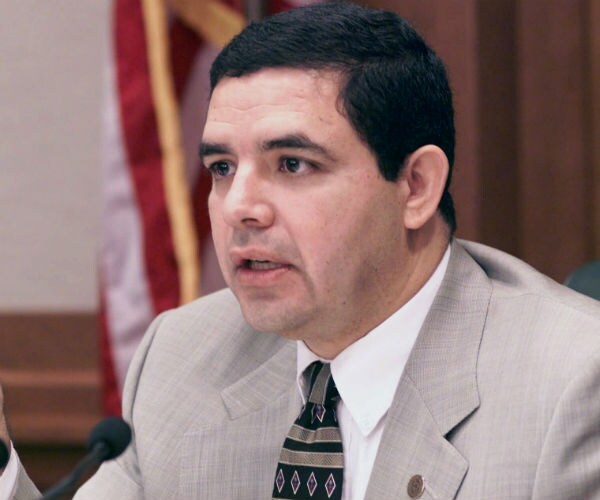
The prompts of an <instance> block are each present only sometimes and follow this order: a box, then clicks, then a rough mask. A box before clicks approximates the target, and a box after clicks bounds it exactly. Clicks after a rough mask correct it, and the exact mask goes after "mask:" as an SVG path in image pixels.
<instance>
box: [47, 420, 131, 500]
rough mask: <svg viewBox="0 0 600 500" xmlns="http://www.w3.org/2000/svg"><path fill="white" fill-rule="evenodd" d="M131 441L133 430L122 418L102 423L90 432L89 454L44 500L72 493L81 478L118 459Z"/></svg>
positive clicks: (49, 491)
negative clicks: (107, 462)
mask: <svg viewBox="0 0 600 500" xmlns="http://www.w3.org/2000/svg"><path fill="white" fill-rule="evenodd" d="M130 441H131V428H130V427H129V425H128V424H127V423H126V422H125V420H123V419H122V418H118V417H108V418H105V419H104V420H102V421H100V422H99V423H98V424H97V425H96V427H94V428H93V429H92V432H90V437H89V438H88V446H87V448H88V454H87V455H86V456H85V457H84V458H83V459H82V460H81V462H79V463H78V464H77V465H76V466H75V468H74V469H73V471H72V472H71V473H70V474H69V475H68V476H66V477H65V478H63V479H62V480H61V481H59V482H58V483H56V484H55V485H54V486H53V487H52V488H50V489H49V490H48V491H46V492H45V493H44V496H43V497H42V500H55V499H57V498H60V497H61V496H63V495H65V494H67V493H71V492H72V491H73V490H74V489H75V486H77V483H78V482H79V480H80V479H81V476H83V474H85V473H86V472H88V471H89V470H90V469H92V468H93V467H96V466H98V465H100V464H101V463H102V462H104V461H105V460H111V459H113V458H116V457H118V456H119V455H120V454H121V453H123V452H124V451H125V448H127V446H129V443H130Z"/></svg>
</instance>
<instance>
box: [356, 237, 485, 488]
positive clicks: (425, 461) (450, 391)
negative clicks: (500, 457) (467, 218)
mask: <svg viewBox="0 0 600 500" xmlns="http://www.w3.org/2000/svg"><path fill="white" fill-rule="evenodd" d="M490 295H491V284H490V282H489V279H488V278H487V276H486V274H485V272H484V271H483V270H482V269H481V268H480V267H479V266H478V265H477V264H476V263H475V262H474V261H473V259H472V258H471V257H470V256H469V255H468V254H467V252H466V251H465V250H464V249H463V247H462V246H460V244H458V243H456V242H454V243H453V245H452V251H451V256H450V262H449V265H448V270H447V272H446V275H445V277H444V280H443V283H442V285H441V287H440V290H439V292H438V294H437V296H436V299H435V301H434V303H433V306H432V308H431V310H430V312H429V314H428V316H427V318H426V320H425V323H424V324H423V327H422V329H421V332H420V333H419V337H418V338H417V341H416V344H415V346H414V348H413V350H412V352H411V355H410V358H409V360H408V362H407V365H406V368H405V370H404V373H403V375H402V378H401V380H400V383H399V385H398V389H397V391H396V395H395V398H394V402H393V403H392V406H391V407H390V410H389V412H388V416H387V420H386V426H385V430H384V433H383V436H382V440H381V444H380V447H379V451H378V454H377V459H376V461H375V465H374V467H373V473H372V475H371V480H370V482H369V487H368V489H367V494H366V499H367V500H375V499H378V500H381V499H387V498H390V499H391V498H410V497H409V495H408V492H407V487H408V484H409V482H410V480H411V478H413V477H414V476H421V477H422V478H423V479H424V481H425V491H424V494H423V496H422V498H444V499H447V498H454V497H455V496H456V494H457V491H458V489H459V487H460V484H461V482H462V480H463V478H464V475H465V474H466V472H467V469H468V462H467V461H466V459H465V458H463V457H462V456H461V455H460V453H459V452H458V451H457V450H456V449H455V448H454V447H453V446H452V445H451V444H450V442H449V441H448V439H447V437H448V434H449V433H450V432H451V431H452V429H454V428H455V427H456V426H457V425H458V424H460V423H461V422H462V421H463V420H464V419H465V418H466V417H468V416H469V415H470V414H471V413H472V412H473V411H475V410H476V409H477V407H478V406H479V395H478V392H477V379H476V369H477V356H478V352H479V345H480V342H481V336H482V333H483V327H484V324H485V319H486V315H487V310H488V304H489V300H490Z"/></svg>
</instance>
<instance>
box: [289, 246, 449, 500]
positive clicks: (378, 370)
mask: <svg viewBox="0 0 600 500" xmlns="http://www.w3.org/2000/svg"><path fill="white" fill-rule="evenodd" d="M449 258H450V249H449V248H448V249H447V250H446V253H445V254H444V257H443V258H442V260H441V262H440V264H439V265H438V267H437V268H436V270H435V272H434V273H433V275H432V276H431V278H429V280H428V281H427V282H426V283H425V285H424V286H423V288H421V290H419V292H418V293H417V294H416V295H415V296H414V297H413V298H412V299H410V301H408V302H407V303H406V304H405V305H404V306H402V307H401V308H400V309H399V310H398V311H396V312H395V313H394V314H393V315H392V316H390V317H389V318H388V319H386V320H385V321H384V322H383V323H381V324H380V325H379V326H377V327H376V328H374V329H373V330H371V331H370V332H369V333H368V334H367V335H365V336H364V337H362V338H361V339H359V340H357V341H356V342H354V343H353V344H352V345H350V346H348V347H347V348H346V349H345V350H344V351H342V352H341V353H340V354H339V355H338V356H337V357H336V358H335V359H333V360H325V359H321V358H319V357H318V356H316V355H315V354H314V353H313V352H312V351H310V350H309V349H308V347H306V344H304V342H302V341H298V366H297V374H298V388H299V390H300V394H301V395H302V400H303V402H304V403H305V402H306V397H307V396H308V395H307V392H308V387H307V384H306V381H305V377H304V376H303V373H304V370H305V369H306V368H307V367H308V365H310V364H311V363H312V362H313V361H316V360H319V359H320V360H321V361H324V362H329V363H331V374H332V375H333V379H334V380H335V385H336V387H337V389H338V392H339V393H340V396H341V401H340V402H339V403H338V407H337V416H338V420H339V423H340V432H341V435H342V445H343V448H344V485H343V487H342V499H343V500H362V499H363V498H364V497H365V493H366V490H367V485H368V483H369V478H370V477H371V471H372V469H373V463H374V462H375V456H376V454H377V449H378V448H379V443H380V441H381V436H382V434H383V429H384V427H385V419H386V415H387V412H388V410H389V408H390V406H391V404H392V400H393V398H394V393H395V392H396V387H397V385H398V382H399V381H400V377H401V375H402V372H403V371H404V366H405V365H406V362H407V360H408V356H409V354H410V351H411V350H412V348H413V345H414V343H415V341H416V339H417V336H418V334H419V331H420V330H421V326H422V325H423V322H424V321H425V317H426V316H427V313H428V312H429V309H430V308H431V305H432V304H433V300H434V298H435V295H436V293H437V291H438V289H439V287H440V285H441V283H442V279H443V277H444V274H445V273H446V268H447V267H448V260H449Z"/></svg>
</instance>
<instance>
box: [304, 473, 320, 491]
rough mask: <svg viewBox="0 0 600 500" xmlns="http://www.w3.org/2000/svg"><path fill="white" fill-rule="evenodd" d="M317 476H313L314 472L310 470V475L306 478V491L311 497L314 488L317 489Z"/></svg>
mask: <svg viewBox="0 0 600 500" xmlns="http://www.w3.org/2000/svg"><path fill="white" fill-rule="evenodd" d="M317 484H318V483H317V478H316V477H315V473H314V472H311V474H310V477H309V478H308V482H307V483H306V486H307V487H308V492H309V493H310V496H311V497H312V496H313V494H314V492H315V490H316V489H317Z"/></svg>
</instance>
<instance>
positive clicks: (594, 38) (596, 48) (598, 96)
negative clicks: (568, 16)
mask: <svg viewBox="0 0 600 500" xmlns="http://www.w3.org/2000/svg"><path fill="white" fill-rule="evenodd" d="M587 19H588V25H587V34H588V38H587V41H588V44H589V49H588V51H587V54H588V66H589V69H590V73H589V79H588V88H589V99H590V105H589V106H586V109H587V110H588V111H589V117H588V118H589V127H590V132H589V134H588V138H589V141H590V143H591V168H592V174H591V182H590V196H591V203H590V205H591V207H590V210H591V214H592V215H591V224H592V233H593V255H594V257H596V258H600V0H590V3H589V6H588V16H587Z"/></svg>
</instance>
